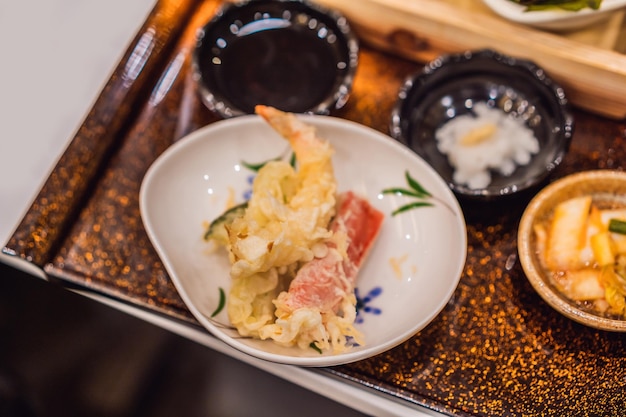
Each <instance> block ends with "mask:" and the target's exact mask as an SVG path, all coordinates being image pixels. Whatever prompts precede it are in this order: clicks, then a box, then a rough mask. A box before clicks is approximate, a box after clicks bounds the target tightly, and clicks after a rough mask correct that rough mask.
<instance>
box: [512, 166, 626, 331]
mask: <svg viewBox="0 0 626 417" xmlns="http://www.w3.org/2000/svg"><path fill="white" fill-rule="evenodd" d="M583 195H591V196H592V197H593V198H594V199H595V200H603V201H606V200H607V199H615V200H616V201H619V202H621V203H622V204H625V205H626V172H621V171H613V170H597V171H585V172H580V173H577V174H572V175H569V176H567V177H564V178H562V179H560V180H557V181H555V182H554V183H552V184H550V185H548V186H547V187H545V188H544V189H543V190H541V191H540V192H539V193H538V194H537V195H536V196H535V197H534V198H533V199H532V200H531V202H530V203H529V205H528V207H527V208H526V210H525V211H524V214H523V215H522V218H521V221H520V225H519V231H518V252H519V258H520V262H521V264H522V268H523V269H524V272H525V273H526V277H527V278H528V280H529V281H530V283H531V284H532V286H533V287H534V288H535V290H536V291H537V292H538V293H539V295H540V296H541V298H543V299H544V300H545V301H546V302H547V303H548V304H549V305H550V306H552V307H553V308H554V309H555V310H557V311H558V312H560V313H561V314H563V315H565V316H566V317H568V318H570V319H572V320H575V321H577V322H579V323H582V324H584V325H587V326H590V327H594V328H597V329H603V330H611V331H620V332H621V331H626V319H618V318H615V317H608V316H603V315H601V313H595V312H593V311H592V310H591V309H584V308H583V307H582V306H581V305H580V304H578V303H576V302H575V301H571V300H569V299H568V298H567V297H565V295H563V294H562V293H561V292H560V291H559V290H558V289H557V288H556V287H555V286H554V285H553V283H552V282H551V280H550V276H549V274H548V273H547V271H545V270H544V269H543V268H542V266H541V264H540V261H539V257H538V254H537V242H536V239H535V235H534V232H533V225H534V224H535V223H536V222H538V221H541V220H545V219H546V218H548V217H549V216H550V215H551V213H552V211H553V210H554V207H555V206H556V205H557V204H559V203H560V202H562V201H564V200H567V199H570V198H572V197H579V196H583Z"/></svg>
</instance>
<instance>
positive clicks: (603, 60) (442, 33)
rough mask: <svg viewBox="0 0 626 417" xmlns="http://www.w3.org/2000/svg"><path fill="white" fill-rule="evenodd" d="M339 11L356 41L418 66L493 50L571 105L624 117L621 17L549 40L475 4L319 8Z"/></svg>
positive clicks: (462, 0)
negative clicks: (530, 64) (538, 72)
mask: <svg viewBox="0 0 626 417" xmlns="http://www.w3.org/2000/svg"><path fill="white" fill-rule="evenodd" d="M317 2H318V3H320V4H323V5H325V6H328V7H332V8H335V9H337V10H340V11H341V12H342V13H343V14H344V15H345V16H346V17H347V18H348V19H349V21H350V22H351V24H352V26H353V27H354V28H355V30H356V31H357V32H358V35H359V37H360V38H361V39H362V40H363V41H365V42H367V43H369V44H371V45H373V46H375V47H377V48H381V49H383V50H385V51H389V52H392V53H395V54H398V55H400V56H403V57H405V58H409V59H412V60H415V61H418V62H426V61H429V60H431V59H434V58H435V57H436V56H438V55H440V54H443V53H452V52H459V51H463V50H468V49H480V48H492V49H496V50H498V51H499V52H502V53H505V54H508V55H512V56H516V57H520V58H527V59H531V60H533V61H535V62H536V63H537V64H539V65H541V66H542V67H543V68H544V69H545V70H546V72H547V73H548V74H549V75H550V76H552V77H553V78H554V79H555V80H556V81H557V82H559V83H560V84H561V85H562V87H563V88H564V89H565V92H566V94H567V95H568V97H569V98H570V100H571V102H572V103H573V104H574V105H576V106H579V107H581V108H583V109H585V110H588V111H591V112H593V113H596V114H600V115H603V116H607V117H611V118H615V119H621V118H624V117H626V55H625V54H624V52H625V51H624V50H623V49H620V48H624V44H625V41H624V37H625V36H626V30H625V29H624V12H623V11H620V12H617V13H614V14H613V15H611V16H609V17H608V19H607V20H604V21H602V22H599V23H597V24H594V25H593V26H590V27H587V28H585V29H583V30H578V31H575V32H570V33H551V32H546V31H542V30H538V29H535V28H531V27H527V26H522V25H519V24H515V23H512V22H509V21H507V20H505V19H503V18H501V17H499V16H497V15H496V14H495V13H493V12H492V11H491V10H490V9H488V8H487V6H485V5H484V4H483V3H482V2H481V1H479V0H412V1H409V0H359V1H350V2H348V1H341V0H317Z"/></svg>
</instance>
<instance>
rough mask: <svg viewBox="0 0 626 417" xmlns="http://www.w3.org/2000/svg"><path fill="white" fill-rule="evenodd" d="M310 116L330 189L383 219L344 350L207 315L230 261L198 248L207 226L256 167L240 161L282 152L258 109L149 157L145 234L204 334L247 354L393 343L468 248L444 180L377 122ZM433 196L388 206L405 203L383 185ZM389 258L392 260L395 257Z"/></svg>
mask: <svg viewBox="0 0 626 417" xmlns="http://www.w3.org/2000/svg"><path fill="white" fill-rule="evenodd" d="M299 117H302V118H303V120H305V121H306V122H308V123H311V124H312V125H314V126H315V127H316V128H317V129H318V132H319V134H320V136H322V137H324V138H326V139H328V140H329V141H330V143H331V144H332V145H333V147H334V149H335V155H334V159H333V163H334V167H335V174H336V177H337V180H338V184H339V188H340V190H339V191H342V190H348V189H350V190H353V191H355V192H356V193H358V194H360V195H362V196H365V197H367V198H368V199H369V201H370V202H371V203H372V204H373V205H374V206H375V207H377V208H378V209H379V210H381V211H382V212H383V213H384V214H385V215H386V218H385V220H384V223H383V226H382V227H383V228H382V230H381V233H380V235H379V237H378V240H377V242H376V244H375V246H374V248H373V249H372V251H371V252H370V255H369V258H368V259H367V260H366V263H365V264H364V265H363V268H362V269H361V271H360V273H359V276H358V280H357V290H358V292H359V297H358V298H359V301H360V305H359V307H360V308H359V313H358V316H357V328H358V329H359V330H360V331H361V332H362V333H363V334H364V336H365V342H366V343H365V345H363V346H356V347H353V348H351V349H350V350H349V351H347V352H345V353H341V354H336V355H333V354H330V353H329V354H319V353H318V352H315V351H314V350H313V349H311V350H301V349H299V348H297V347H295V348H286V347H281V346H278V345H277V344H275V343H274V342H272V341H261V340H255V339H250V338H242V337H240V336H239V335H238V334H237V332H236V331H235V330H234V329H232V328H231V327H230V324H229V321H228V317H227V316H226V313H225V312H222V313H220V314H219V315H218V316H216V317H213V318H212V317H211V314H212V312H214V310H215V309H216V307H217V306H218V304H219V289H220V288H224V289H225V292H226V293H228V289H229V287H230V278H229V268H230V265H229V262H228V259H227V256H226V254H225V253H224V252H213V253H207V243H206V242H204V240H203V234H204V231H205V230H204V226H203V224H206V223H207V222H210V221H212V220H213V219H214V218H216V217H217V216H219V215H220V214H221V213H222V212H223V211H224V209H225V207H226V206H227V204H228V201H229V200H230V199H232V198H233V196H234V198H235V199H236V200H237V201H238V202H241V201H243V200H244V198H245V197H244V195H245V194H246V192H248V191H249V189H250V179H251V177H252V176H253V175H254V172H252V171H250V170H248V169H246V168H245V166H244V165H243V164H242V162H243V161H246V162H260V161H267V160H269V159H272V158H275V157H276V156H278V155H280V154H282V153H284V151H285V148H286V143H287V142H286V141H284V139H282V138H280V137H279V135H278V134H277V133H276V132H275V131H274V130H272V128H271V127H269V126H268V125H267V124H266V123H265V122H264V121H263V120H262V119H261V118H260V117H257V116H241V117H237V118H233V119H227V120H224V121H220V122H217V123H214V124H212V125H209V126H207V127H205V128H202V129H200V130H197V131H195V132H193V133H191V134H190V135H189V136H188V137H185V138H183V139H181V140H180V141H179V142H177V143H175V144H174V145H172V146H171V147H170V148H169V149H168V150H167V151H165V152H164V153H163V154H162V155H161V156H160V157H159V158H158V159H157V160H156V161H155V162H154V164H153V165H152V166H151V167H150V169H149V170H148V172H147V173H146V176H145V178H144V180H143V183H142V187H141V195H140V207H141V215H142V220H143V222H144V225H145V228H146V231H147V233H148V236H149V237H150V239H151V241H152V243H153V244H154V247H155V249H156V251H157V252H158V254H159V256H160V258H161V260H162V261H163V263H164V265H165V268H166V269H167V272H168V273H169V275H170V277H171V279H172V281H173V282H174V284H175V286H176V288H177V290H178V291H179V293H180V295H181V297H182V299H183V300H184V302H185V303H186V305H187V307H188V308H189V310H190V311H191V313H192V314H193V315H194V316H195V317H196V318H197V320H198V321H199V322H200V323H202V324H203V325H204V326H205V327H206V328H207V329H208V330H209V331H210V332H211V333H212V334H214V335H215V336H216V337H218V338H220V339H221V340H223V341H224V342H226V343H228V344H229V345H231V346H233V347H235V348H237V349H239V350H241V351H243V352H246V353H248V354H250V355H253V356H256V357H259V358H262V359H266V360H270V361H274V362H280V363H288V364H295V365H303V366H330V365H337V364H342V363H347V362H352V361H356V360H359V359H363V358H366V357H369V356H372V355H375V354H378V353H380V352H382V351H385V350H387V349H390V348H392V347H394V346H396V345H398V344H399V343H401V342H403V341H405V340H406V339H408V338H410V337H411V336H413V335H414V334H415V333H417V332H418V331H420V330H421V329H423V328H424V327H425V326H426V325H427V324H429V323H430V322H431V321H432V320H433V319H434V318H435V317H436V316H437V315H438V314H439V312H440V311H441V310H442V309H443V308H444V306H445V305H446V303H447V302H448V300H449V299H450V297H451V296H452V293H453V292H454V290H455V289H456V287H457V284H458V281H459V279H460V276H461V273H462V270H463V267H464V265H465V257H466V250H467V238H466V229H465V222H464V218H463V213H462V211H461V209H460V207H459V205H458V203H457V200H456V199H455V197H454V195H453V194H452V192H451V191H450V189H449V188H448V186H447V184H446V183H445V182H444V181H443V180H442V179H441V177H439V175H438V174H436V173H435V171H434V170H433V169H432V168H431V167H430V166H429V165H428V164H426V163H425V162H424V161H423V160H422V159H421V158H419V157H418V156H416V155H415V154H414V153H413V152H411V151H410V150H408V149H407V148H406V147H404V146H402V145H401V144H399V143H398V142H396V141H395V140H393V139H391V138H390V137H388V136H385V135H383V134H382V133H379V132H377V131H375V130H372V129H369V128H367V127H364V126H361V125H358V124H356V123H353V122H349V121H345V120H341V119H336V118H332V117H328V116H299ZM406 172H409V173H410V175H411V176H412V177H413V178H415V179H417V180H418V181H419V183H420V184H421V185H422V186H423V187H424V188H425V189H426V190H428V191H429V192H430V193H431V194H432V195H433V198H432V199H430V200H429V201H430V202H432V206H429V207H419V208H416V209H412V210H407V211H404V212H402V213H400V214H397V215H395V216H392V215H391V213H392V211H394V210H395V209H397V208H399V207H401V206H403V205H405V204H410V203H412V202H414V200H413V199H412V198H410V197H406V196H403V195H399V194H383V193H382V190H384V189H387V188H390V187H405V188H406V187H407V182H406V179H405V173H406ZM394 260H395V263H396V264H397V267H396V268H394V267H392V265H391V263H392V261H394Z"/></svg>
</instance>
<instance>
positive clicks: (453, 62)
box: [390, 50, 574, 199]
mask: <svg viewBox="0 0 626 417" xmlns="http://www.w3.org/2000/svg"><path fill="white" fill-rule="evenodd" d="M481 102H482V103H486V104H487V105H488V106H489V107H490V108H496V109H500V110H501V111H503V112H504V113H506V115H507V116H510V117H514V118H517V119H519V120H521V123H523V125H525V126H526V127H528V128H530V129H531V130H532V132H533V134H534V136H535V137H536V138H537V142H538V144H539V150H538V152H537V153H535V154H533V155H532V157H531V160H530V162H529V163H527V164H526V165H519V166H517V168H516V169H515V171H514V172H513V173H512V174H509V175H502V174H500V173H499V172H497V171H494V172H491V182H490V183H489V184H488V185H487V186H485V187H483V188H478V189H477V188H471V187H469V186H468V185H467V184H463V183H458V182H456V181H455V180H454V178H453V174H454V168H453V166H452V165H451V164H450V162H449V160H448V156H447V155H446V154H444V153H442V152H441V151H440V150H439V148H438V144H437V140H436V136H435V134H436V132H437V131H438V129H440V128H441V127H442V126H443V125H445V124H446V123H447V122H449V121H450V120H452V119H454V118H456V117H459V116H461V115H467V114H473V113H474V108H475V107H476V105H477V103H481ZM390 129H391V135H392V136H393V137H394V138H396V139H397V140H399V141H400V142H402V143H404V144H405V145H407V146H409V147H410V148H411V149H413V150H414V151H415V152H416V153H417V154H419V155H420V156H421V157H422V158H424V159H425V160H426V161H427V162H428V163H429V164H430V165H431V166H433V168H435V170H436V171H437V172H438V173H439V174H440V175H441V176H442V177H443V178H444V180H445V181H446V182H447V183H448V185H449V186H450V187H451V189H452V190H453V191H454V192H455V193H456V194H457V195H458V196H462V197H468V198H470V199H492V198H495V197H499V196H508V195H512V194H516V193H519V192H520V191H523V190H528V189H530V188H534V187H535V186H536V185H538V184H541V183H542V182H544V180H546V179H547V178H548V176H549V175H550V174H551V173H552V172H553V171H554V169H555V168H556V167H557V166H558V165H559V164H560V162H561V161H562V159H563V157H564V155H565V154H566V152H567V150H568V148H569V144H570V142H571V138H572V134H573V129H574V121H573V117H572V115H571V113H570V111H569V105H568V100H567V98H566V96H565V93H564V91H563V89H562V88H561V87H560V86H559V85H558V84H557V83H556V82H554V80H552V79H551V78H550V77H549V76H548V75H547V74H546V73H545V71H544V70H543V69H542V68H541V67H539V66H538V65H536V64H535V63H533V62H531V61H528V60H524V59H517V58H514V57H510V56H506V55H504V54H501V53H498V52H495V51H493V50H479V51H468V52H464V53H459V54H451V55H445V56H441V57H439V58H437V59H435V60H434V61H432V62H430V63H428V64H427V65H426V66H425V67H424V68H423V69H422V71H420V72H419V73H416V74H414V75H412V76H410V77H408V78H407V79H406V80H405V83H404V85H403V87H402V88H401V90H400V92H399V96H398V101H397V103H396V106H395V108H394V111H393V115H392V122H391V127H390Z"/></svg>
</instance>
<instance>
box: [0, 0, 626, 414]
mask: <svg viewBox="0 0 626 417" xmlns="http://www.w3.org/2000/svg"><path fill="white" fill-rule="evenodd" d="M218 6H219V2H218V1H211V0H209V1H191V0H182V1H167V0H162V1H159V2H158V3H157V5H156V7H155V9H154V10H153V12H152V13H151V14H150V15H149V17H148V19H147V20H146V22H145V23H144V25H143V27H142V28H141V30H140V32H139V33H138V34H137V36H136V38H135V39H134V41H133V42H132V44H131V45H130V46H129V48H128V51H127V53H126V54H125V55H124V57H123V58H122V60H121V61H120V63H119V65H118V67H117V69H116V70H115V72H114V73H113V74H112V76H111V78H110V80H109V82H108V83H107V85H106V86H105V88H104V89H103V91H102V93H101V95H100V97H99V99H98V100H97V101H96V103H95V104H94V107H93V108H92V109H91V111H90V113H89V114H88V116H87V118H86V119H85V121H84V123H83V125H82V126H81V127H80V129H79V130H78V132H77V134H76V136H75V138H74V139H73V141H72V142H71V144H70V145H69V147H68V148H67V150H66V152H65V153H64V155H63V156H62V158H61V159H60V161H59V163H58V165H57V166H56V168H55V169H54V171H53V172H52V173H51V175H50V177H49V178H48V180H47V181H46V183H45V184H44V186H43V188H42V189H41V191H40V193H39V195H38V196H37V198H36V199H35V201H34V203H33V205H32V207H31V208H30V209H29V211H28V212H27V213H26V215H25V217H24V219H23V221H22V222H21V223H20V225H19V226H18V228H17V230H16V231H15V233H14V235H13V236H12V237H11V239H10V240H9V242H8V243H7V245H6V247H5V248H4V252H6V253H10V254H14V255H16V256H19V257H22V258H24V259H27V260H29V261H30V262H32V263H34V264H36V265H38V266H41V267H42V268H44V270H45V271H46V272H47V273H48V274H49V275H50V276H51V277H52V278H53V279H55V280H57V281H58V282H60V283H62V284H64V285H68V286H78V287H80V288H83V289H88V290H91V291H95V292H98V293H101V294H104V295H107V296H110V297H115V298H117V299H120V300H123V301H126V302H128V303H131V304H133V305H135V306H139V307H141V308H145V309H148V310H151V311H153V312H155V313H157V314H162V315H165V316H167V317H171V318H173V319H175V320H181V321H184V322H187V323H190V324H192V325H198V326H199V324H198V323H197V322H196V321H195V319H194V318H193V316H192V315H191V314H190V312H189V310H188V309H187V308H186V306H185V304H184V303H183V302H182V300H181V298H180V296H179V295H178V293H177V292H176V289H175V288H174V286H173V284H172V282H171V280H170V279H169V277H168V275H167V273H166V272H165V269H164V267H163V264H162V263H161V261H160V260H159V258H158V256H157V255H156V252H155V251H154V249H153V247H152V246H151V244H150V242H149V240H148V237H147V235H146V232H145V230H144V229H143V226H142V223H141V218H140V215H139V201H138V199H139V187H140V184H141V181H142V179H143V176H144V174H145V173H146V170H147V169H148V167H149V166H150V165H151V164H152V162H153V161H154V160H155V159H156V158H157V157H158V156H159V155H160V154H161V153H162V152H163V151H164V150H165V149H167V148H168V147H169V146H170V145H171V144H173V143H174V142H176V141H177V140H178V139H180V138H181V137H183V136H184V135H186V134H187V133H189V132H191V131H194V130H196V129H198V128H200V127H202V126H205V125H207V124H210V123H213V122H215V121H217V120H219V117H218V116H217V115H215V114H212V113H211V112H209V111H208V110H207V109H206V108H205V107H204V105H203V104H202V102H201V100H200V98H199V96H198V94H197V85H196V81H195V80H194V79H193V77H192V75H191V71H190V57H191V51H192V48H193V45H194V39H195V33H196V30H197V29H198V28H199V27H201V26H202V24H204V23H205V21H206V20H207V19H208V18H210V17H211V16H212V15H213V14H214V12H215V9H216V7H218ZM359 59H360V61H359V68H358V71H357V74H356V77H355V80H354V88H353V91H352V94H351V96H350V99H349V101H348V103H347V104H346V106H345V107H344V108H343V109H341V110H339V111H337V112H335V113H334V114H333V115H334V116H337V117H342V118H345V119H349V120H353V121H356V122H358V123H361V124H364V125H366V126H369V127H372V128H374V129H376V130H379V131H381V132H383V133H388V126H389V123H390V117H391V110H392V107H393V105H394V103H395V97H396V94H397V91H398V90H399V88H400V86H401V85H402V81H403V80H404V78H405V77H406V76H407V75H409V74H411V73H413V72H414V71H417V70H419V69H420V68H421V64H420V63H416V62H413V61H409V60H404V59H402V58H398V57H396V56H393V55H389V54H387V53H385V52H381V51H379V50H378V49H374V48H372V47H370V46H369V45H368V44H365V43H364V44H362V45H361V52H360V57H359ZM575 116H576V131H575V134H574V138H573V142H572V146H571V149H570V152H569V153H568V155H567V157H566V159H565V161H564V163H563V165H562V166H561V167H560V168H559V170H558V171H557V172H556V177H561V176H564V175H566V174H569V173H572V172H576V171H580V170H586V169H603V168H612V169H622V168H624V167H625V166H626V163H624V162H623V161H626V124H625V123H624V122H623V121H615V120H610V119H605V118H603V117H600V116H597V115H593V114H591V113H588V112H584V111H581V110H579V109H578V110H575ZM530 197H531V196H530V195H525V196H519V197H517V198H515V199H511V200H509V201H504V202H498V203H490V204H488V205H485V204H482V203H476V202H464V201H461V205H462V208H463V210H464V213H465V216H466V222H467V231H468V257H467V263H466V266H465V269H464V272H463V276H462V277H461V281H460V284H459V286H458V288H457V290H456V292H455V293H454V295H453V297H452V299H451V300H450V302H449V303H448V304H447V306H446V307H445V308H444V310H443V311H442V313H441V314H440V315H439V316H438V317H437V318H436V319H435V320H434V321H433V322H432V323H431V324H430V325H429V326H428V327H427V328H426V329H424V330H423V331H421V332H420V333H418V334H416V335H415V336H414V337H412V338H411V339H410V340H408V341H407V342H405V343H403V344H401V345H400V346H398V347H396V348H395V349H393V350H391V351H388V352H385V353H382V354H380V355H378V356H375V357H373V358H370V359H367V360H362V361H359V362H355V363H352V364H349V365H342V366H337V367H332V368H324V371H325V372H328V373H330V374H333V375H334V376H336V377H339V378H341V379H343V380H345V381H347V382H349V383H354V384H357V385H359V386H362V387H363V389H373V390H375V391H377V392H379V393H383V394H385V395H390V396H393V397H395V398H397V399H398V400H400V401H404V402H407V403H412V404H419V405H423V406H426V407H429V408H431V409H434V410H437V411H441V412H444V413H448V414H451V415H458V416H502V415H520V416H521V415H554V416H557V415H558V416H560V415H571V416H574V415H607V416H608V415H620V414H621V413H623V410H624V406H625V405H626V335H625V334H622V333H609V332H603V331H598V330H594V329H591V328H587V327H584V326H581V325H578V324H576V323H574V322H573V321H571V320H569V319H567V318H565V317H563V316H561V315H560V314H558V313H557V312H555V311H553V310H552V309H551V308H550V307H549V306H548V305H547V304H546V303H545V302H543V301H542V300H541V298H540V297H539V296H538V295H537V294H536V293H535V292H534V291H533V289H532V287H531V285H530V284H529V283H528V281H527V279H526V278H525V276H524V274H523V272H522V269H521V266H520V264H519V262H518V260H517V248H516V235H517V225H518V222H519V218H520V215H521V212H522V211H523V209H524V207H525V205H526V203H527V202H528V200H529V198H530Z"/></svg>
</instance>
